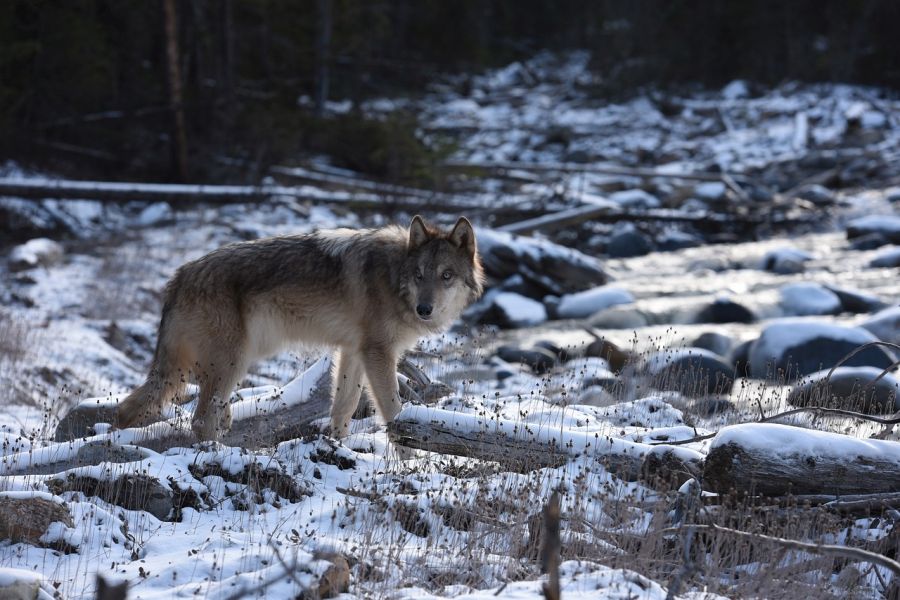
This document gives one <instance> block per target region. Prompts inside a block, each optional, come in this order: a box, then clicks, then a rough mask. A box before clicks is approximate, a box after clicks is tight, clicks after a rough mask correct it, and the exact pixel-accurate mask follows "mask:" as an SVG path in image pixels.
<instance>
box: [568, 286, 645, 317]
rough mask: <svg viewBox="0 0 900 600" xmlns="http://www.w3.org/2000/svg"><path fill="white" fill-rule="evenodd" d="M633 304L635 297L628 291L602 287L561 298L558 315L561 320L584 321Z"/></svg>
mask: <svg viewBox="0 0 900 600" xmlns="http://www.w3.org/2000/svg"><path fill="white" fill-rule="evenodd" d="M632 302H634V296H632V295H631V294H630V293H629V292H628V291H627V290H624V289H622V288H618V287H608V286H602V287H596V288H594V289H592V290H586V291H584V292H577V293H575V294H566V295H565V296H563V297H562V298H560V302H559V306H558V307H557V309H556V313H557V316H558V317H559V318H561V319H582V318H584V317H589V316H591V315H593V314H594V313H597V312H599V311H601V310H603V309H605V308H609V307H611V306H616V305H619V304H631V303H632Z"/></svg>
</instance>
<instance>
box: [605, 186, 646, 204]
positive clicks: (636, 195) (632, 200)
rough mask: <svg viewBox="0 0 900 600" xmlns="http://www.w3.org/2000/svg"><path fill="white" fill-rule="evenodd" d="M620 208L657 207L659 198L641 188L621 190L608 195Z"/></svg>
mask: <svg viewBox="0 0 900 600" xmlns="http://www.w3.org/2000/svg"><path fill="white" fill-rule="evenodd" d="M608 198H609V200H611V201H612V202H615V203H616V204H618V205H619V206H621V207H622V208H658V207H659V198H657V197H656V196H654V195H653V194H649V193H647V192H645V191H644V190H641V189H634V190H623V191H621V192H615V193H613V194H610V195H609V196H608Z"/></svg>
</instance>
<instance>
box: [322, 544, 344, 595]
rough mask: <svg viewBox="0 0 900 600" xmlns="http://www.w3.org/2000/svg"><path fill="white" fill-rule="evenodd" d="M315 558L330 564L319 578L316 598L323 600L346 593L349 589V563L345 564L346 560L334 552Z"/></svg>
mask: <svg viewBox="0 0 900 600" xmlns="http://www.w3.org/2000/svg"><path fill="white" fill-rule="evenodd" d="M315 558H317V559H320V560H327V561H328V562H329V563H331V564H330V565H328V567H326V569H325V572H323V573H322V576H321V577H319V583H318V585H317V586H316V593H317V594H318V595H317V596H316V598H321V599H322V600H325V598H335V597H336V596H338V595H339V594H342V593H344V592H346V591H347V589H349V587H350V563H348V562H347V559H346V558H344V557H343V556H342V555H340V554H337V553H334V552H332V553H328V554H317V555H315Z"/></svg>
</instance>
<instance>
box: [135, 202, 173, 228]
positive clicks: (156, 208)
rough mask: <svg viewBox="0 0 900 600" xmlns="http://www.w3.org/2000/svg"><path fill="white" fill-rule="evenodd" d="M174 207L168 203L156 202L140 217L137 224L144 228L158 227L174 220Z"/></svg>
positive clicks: (142, 212)
mask: <svg viewBox="0 0 900 600" xmlns="http://www.w3.org/2000/svg"><path fill="white" fill-rule="evenodd" d="M172 214H173V213H172V207H171V206H169V203H168V202H154V203H153V204H151V205H150V206H148V207H146V208H145V209H144V210H142V211H141V214H139V215H138V218H137V222H138V224H139V225H141V226H143V227H149V226H151V225H158V224H160V223H163V222H165V221H168V220H171V219H172Z"/></svg>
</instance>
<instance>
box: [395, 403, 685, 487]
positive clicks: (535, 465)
mask: <svg viewBox="0 0 900 600" xmlns="http://www.w3.org/2000/svg"><path fill="white" fill-rule="evenodd" d="M388 433H389V434H390V435H391V438H392V440H393V441H394V443H396V444H399V445H401V446H406V447H408V448H415V449H419V450H428V451H430V452H437V453H440V454H453V455H455V456H466V457H469V458H477V459H479V460H487V461H494V462H498V463H500V464H501V465H502V466H504V467H506V468H509V469H511V470H514V471H518V472H527V471H531V470H535V469H540V468H544V467H551V468H552V467H559V466H561V465H563V464H565V463H566V462H568V461H570V460H573V459H575V458H578V457H582V456H587V457H591V458H594V459H596V460H598V461H599V462H601V463H602V464H603V465H604V466H605V467H606V468H607V469H609V471H611V472H612V473H614V474H616V475H617V476H618V477H620V478H622V479H624V480H626V481H637V480H639V479H641V478H642V475H648V474H649V475H652V477H653V478H654V479H658V478H660V475H661V473H660V470H659V469H658V468H657V465H658V464H659V462H658V461H659V459H660V458H661V457H662V455H663V454H664V453H665V452H667V451H668V452H674V453H678V454H680V455H681V457H682V459H681V461H680V462H679V464H687V463H695V462H696V461H697V460H699V458H700V454H699V453H697V452H695V451H693V450H686V449H684V448H679V449H675V448H663V447H659V446H657V447H652V446H649V445H648V444H640V443H637V442H630V441H627V440H622V439H617V438H612V437H608V436H604V435H600V434H599V433H591V432H582V431H576V430H572V429H562V430H561V429H560V428H559V427H555V426H553V425H551V424H547V425H540V426H535V425H533V424H530V423H526V422H517V421H512V420H509V419H502V418H500V417H497V416H496V415H476V414H469V413H459V412H454V411H450V410H443V409H438V408H430V407H426V406H421V405H419V406H407V407H406V408H404V409H403V410H402V411H401V412H400V414H399V415H397V417H396V418H395V419H394V420H393V421H392V422H391V423H389V424H388ZM651 454H653V455H654V458H653V460H654V467H645V464H644V463H645V459H646V457H647V456H648V455H651ZM666 483H667V484H668V481H667V482H666Z"/></svg>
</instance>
